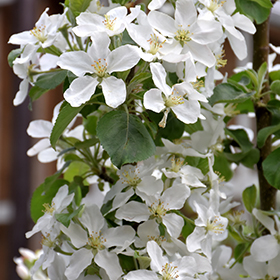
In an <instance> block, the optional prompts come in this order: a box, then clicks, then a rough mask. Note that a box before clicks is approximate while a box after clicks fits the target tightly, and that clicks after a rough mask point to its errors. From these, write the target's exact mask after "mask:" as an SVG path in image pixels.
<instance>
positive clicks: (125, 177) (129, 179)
mask: <svg viewBox="0 0 280 280" xmlns="http://www.w3.org/2000/svg"><path fill="white" fill-rule="evenodd" d="M135 171H136V170H135ZM121 175H122V177H121V180H122V183H124V184H126V185H129V186H131V187H136V186H138V185H139V184H140V183H141V181H142V180H141V179H140V178H139V177H138V176H137V174H135V172H129V171H127V170H125V171H123V172H122V174H121Z"/></svg>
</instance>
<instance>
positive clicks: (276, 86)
mask: <svg viewBox="0 0 280 280" xmlns="http://www.w3.org/2000/svg"><path fill="white" fill-rule="evenodd" d="M270 89H271V90H272V92H273V93H276V94H278V95H280V80H276V81H273V82H272V84H271V85H270Z"/></svg>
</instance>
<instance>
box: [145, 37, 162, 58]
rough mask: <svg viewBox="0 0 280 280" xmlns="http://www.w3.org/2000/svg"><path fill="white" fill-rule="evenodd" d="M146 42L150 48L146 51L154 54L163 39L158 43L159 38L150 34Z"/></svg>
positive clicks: (160, 46)
mask: <svg viewBox="0 0 280 280" xmlns="http://www.w3.org/2000/svg"><path fill="white" fill-rule="evenodd" d="M148 42H149V43H150V50H149V51H148V52H149V53H151V54H153V55H155V54H156V53H157V52H158V50H159V49H160V48H162V45H163V44H164V42H165V40H164V41H163V42H162V43H160V42H159V38H158V37H157V36H156V35H155V34H151V38H150V39H149V40H148Z"/></svg>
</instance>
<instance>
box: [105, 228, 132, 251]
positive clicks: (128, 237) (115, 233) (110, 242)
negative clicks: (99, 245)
mask: <svg viewBox="0 0 280 280" xmlns="http://www.w3.org/2000/svg"><path fill="white" fill-rule="evenodd" d="M134 236H135V231H134V229H133V228H132V227H131V226H120V227H116V228H109V229H107V230H106V231H105V232H104V234H103V237H104V239H105V240H106V242H105V243H104V245H105V246H106V247H107V248H109V247H112V246H119V247H122V246H123V245H124V244H125V243H126V241H128V245H129V243H132V241H133V239H134Z"/></svg>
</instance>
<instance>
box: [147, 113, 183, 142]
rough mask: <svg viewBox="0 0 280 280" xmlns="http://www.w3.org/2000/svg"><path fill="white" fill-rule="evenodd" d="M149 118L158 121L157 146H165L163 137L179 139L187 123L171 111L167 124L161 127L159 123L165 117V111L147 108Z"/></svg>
mask: <svg viewBox="0 0 280 280" xmlns="http://www.w3.org/2000/svg"><path fill="white" fill-rule="evenodd" d="M147 112H148V114H149V118H150V119H151V120H152V121H154V122H155V123H156V126H157V128H158V131H157V134H156V137H155V143H156V145H157V146H163V143H162V141H161V138H166V139H168V140H170V141H172V140H174V139H179V138H181V136H182V135H183V133H184V130H185V124H184V123H183V122H181V121H180V120H178V119H177V118H176V117H175V115H174V114H173V113H171V112H170V113H169V114H168V117H167V121H166V126H165V127H164V128H162V127H159V126H158V123H159V122H160V121H161V119H162V117H163V113H159V114H158V113H154V112H153V111H150V110H147Z"/></svg>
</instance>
